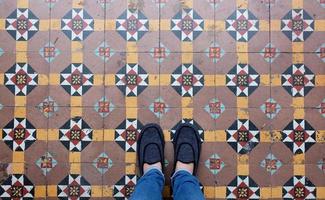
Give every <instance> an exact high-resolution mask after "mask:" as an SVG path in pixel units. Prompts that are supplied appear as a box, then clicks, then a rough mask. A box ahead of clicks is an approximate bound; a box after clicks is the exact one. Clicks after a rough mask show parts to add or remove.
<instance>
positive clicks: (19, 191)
mask: <svg viewBox="0 0 325 200" xmlns="http://www.w3.org/2000/svg"><path fill="white" fill-rule="evenodd" d="M34 195H35V186H34V184H33V183H32V182H31V181H30V180H29V179H28V177H27V176H25V175H24V174H12V175H9V176H8V178H7V179H5V180H4V181H3V182H2V183H1V185H0V198H1V199H3V200H7V199H15V200H16V199H20V200H29V199H34Z"/></svg>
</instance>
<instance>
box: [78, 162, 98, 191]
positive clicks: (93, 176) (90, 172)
mask: <svg viewBox="0 0 325 200" xmlns="http://www.w3.org/2000/svg"><path fill="white" fill-rule="evenodd" d="M80 167H81V174H80V175H81V176H82V177H84V178H85V179H86V180H87V181H88V183H89V184H90V185H92V186H95V185H96V186H100V185H103V177H102V174H101V173H99V171H98V170H97V169H96V168H95V167H94V166H93V163H80Z"/></svg>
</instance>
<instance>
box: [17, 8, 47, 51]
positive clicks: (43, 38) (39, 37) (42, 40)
mask: <svg viewBox="0 0 325 200" xmlns="http://www.w3.org/2000/svg"><path fill="white" fill-rule="evenodd" d="M32 11H33V10H32ZM33 12H34V11H33ZM34 14H35V13H34ZM41 20H48V18H47V19H41ZM49 41H50V32H49V31H38V32H37V33H35V35H34V36H33V37H31V38H30V39H29V40H28V46H27V51H30V52H33V53H36V54H38V55H39V50H40V49H41V48H42V47H44V46H45V45H47V44H48V43H49ZM16 51H22V50H21V49H16Z"/></svg>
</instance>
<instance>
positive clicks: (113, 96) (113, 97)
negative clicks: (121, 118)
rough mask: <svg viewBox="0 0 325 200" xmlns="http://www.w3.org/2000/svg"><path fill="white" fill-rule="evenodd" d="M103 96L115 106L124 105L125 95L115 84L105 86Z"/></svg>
mask: <svg viewBox="0 0 325 200" xmlns="http://www.w3.org/2000/svg"><path fill="white" fill-rule="evenodd" d="M105 96H106V97H107V98H108V99H109V100H110V101H111V102H112V103H113V104H114V105H115V106H116V107H125V106H126V105H125V96H124V94H123V93H122V92H121V91H120V90H119V89H118V88H117V87H116V86H106V87H105Z"/></svg>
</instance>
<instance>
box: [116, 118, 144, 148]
mask: <svg viewBox="0 0 325 200" xmlns="http://www.w3.org/2000/svg"><path fill="white" fill-rule="evenodd" d="M142 127H143V125H142V123H141V122H140V121H139V120H137V119H126V120H124V121H123V122H122V123H121V124H120V125H119V126H118V127H117V128H116V129H115V137H114V141H115V142H116V143H117V144H118V145H119V146H120V147H121V148H122V149H123V150H124V151H126V152H136V149H137V139H138V137H139V134H140V131H141V128H142Z"/></svg>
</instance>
